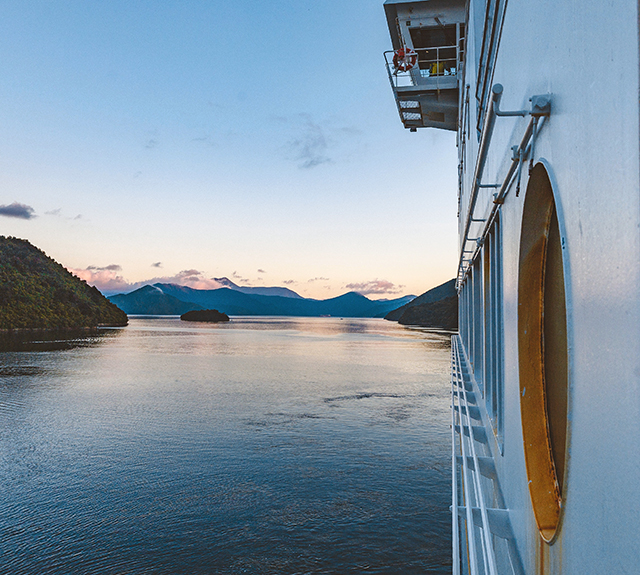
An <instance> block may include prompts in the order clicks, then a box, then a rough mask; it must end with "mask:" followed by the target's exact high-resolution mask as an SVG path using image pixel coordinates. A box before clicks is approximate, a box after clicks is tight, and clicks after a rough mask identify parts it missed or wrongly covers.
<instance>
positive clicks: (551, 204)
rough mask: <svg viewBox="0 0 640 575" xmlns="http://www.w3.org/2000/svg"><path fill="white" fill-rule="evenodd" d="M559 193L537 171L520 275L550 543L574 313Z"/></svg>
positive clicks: (531, 470) (526, 422)
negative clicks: (567, 295)
mask: <svg viewBox="0 0 640 575" xmlns="http://www.w3.org/2000/svg"><path fill="white" fill-rule="evenodd" d="M564 285H565V282H564V267H563V262H562V243H561V236H560V229H559V226H558V215H557V212H556V206H555V201H554V199H553V190H552V187H551V181H550V179H549V174H548V173H547V170H546V168H545V167H544V165H543V164H541V163H539V164H536V166H534V168H533V170H532V171H531V174H530V177H529V183H528V185H527V192H526V195H525V200H524V210H523V217H522V234H521V237H520V264H519V276H518V363H519V370H520V410H521V416H522V432H523V439H524V453H525V461H526V466H527V476H528V480H529V493H530V494H531V503H532V505H533V512H534V515H535V518H536V523H537V525H538V530H539V531H540V535H541V536H542V538H543V539H544V540H545V541H547V542H550V541H551V540H552V539H553V538H554V536H555V534H556V531H557V529H558V522H559V520H560V510H561V508H562V484H563V478H564V470H565V459H566V457H565V452H566V439H567V385H568V384H567V380H568V368H567V365H568V364H567V362H568V352H567V311H566V300H565V288H564Z"/></svg>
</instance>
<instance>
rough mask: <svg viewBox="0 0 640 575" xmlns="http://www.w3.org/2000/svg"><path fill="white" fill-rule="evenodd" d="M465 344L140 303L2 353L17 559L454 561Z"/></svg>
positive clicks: (386, 564) (58, 568)
mask: <svg viewBox="0 0 640 575" xmlns="http://www.w3.org/2000/svg"><path fill="white" fill-rule="evenodd" d="M448 349H449V338H448V337H446V336H442V335H436V334H429V333H426V332H424V331H422V330H418V329H411V328H406V327H402V326H399V325H397V324H395V323H390V322H385V321H384V320H352V319H349V320H347V319H345V320H339V319H334V318H312V319H309V318H293V319H290V318H286V319H281V318H265V319H255V318H234V319H233V320H232V321H231V322H230V323H229V324H225V325H219V324H218V325H211V324H191V323H190V324H188V325H185V324H184V323H181V322H180V320H178V319H166V318H164V319H143V318H136V319H132V320H131V323H130V325H129V326H128V327H127V328H124V329H121V330H113V331H111V332H109V334H108V335H106V336H104V337H102V338H99V339H98V340H97V343H94V344H93V345H88V346H84V347H78V348H75V349H67V350H62V351H40V352H21V353H17V352H3V353H0V418H1V422H2V423H1V425H0V534H1V535H0V573H2V574H5V573H6V574H12V575H19V574H28V575H34V574H38V575H39V574H60V575H71V574H85V573H86V574H113V575H116V574H118V575H121V574H141V573H145V574H147V573H148V574H185V575H186V574H189V575H199V574H205V573H206V574H240V573H248V574H263V573H264V574H266V573H269V574H284V575H288V574H298V573H300V574H303V573H327V574H329V573H331V574H347V573H384V574H414V573H415V574H417V573H450V572H451V567H450V565H451V561H450V546H451V539H450V533H449V532H450V516H449V505H450V467H449V466H450V460H449V458H450V451H449V449H450V447H449V445H450V443H449V442H450V430H449V411H448V405H449V395H448V389H449V387H448V379H449V376H448V372H449V371H448V370H449V351H448Z"/></svg>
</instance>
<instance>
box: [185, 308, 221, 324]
mask: <svg viewBox="0 0 640 575" xmlns="http://www.w3.org/2000/svg"><path fill="white" fill-rule="evenodd" d="M180 319H181V320H182V321H208V322H213V323H218V322H221V321H229V316H228V315H227V314H226V313H223V312H221V311H218V310H217V309H194V310H192V311H188V312H187V313H183V314H182V315H181V316H180Z"/></svg>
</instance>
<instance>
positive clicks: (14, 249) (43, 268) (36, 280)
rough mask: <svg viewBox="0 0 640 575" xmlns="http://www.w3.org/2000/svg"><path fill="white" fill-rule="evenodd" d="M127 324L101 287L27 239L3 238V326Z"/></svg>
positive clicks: (0, 239) (0, 291)
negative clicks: (90, 282) (70, 270)
mask: <svg viewBox="0 0 640 575" xmlns="http://www.w3.org/2000/svg"><path fill="white" fill-rule="evenodd" d="M124 325H127V315H126V314H125V313H124V312H123V311H122V310H121V309H120V308H118V307H117V306H116V305H114V304H112V303H111V302H110V301H109V300H107V298H105V297H104V296H103V295H102V294H101V293H100V292H99V291H98V290H97V289H96V288H94V287H91V286H89V285H88V284H87V283H86V282H84V281H83V280H81V279H79V278H77V277H76V276H74V275H73V274H71V273H70V272H68V271H67V270H66V269H65V268H64V267H62V266H61V265H60V264H59V263H57V262H55V261H54V260H52V259H51V258H50V257H48V256H47V255H46V254H45V253H44V252H43V251H41V250H39V249H38V248H36V247H35V246H32V245H31V244H30V243H29V242H28V241H26V240H20V239H17V238H12V237H8V238H7V237H4V236H0V329H17V328H34V329H70V328H84V327H96V326H124Z"/></svg>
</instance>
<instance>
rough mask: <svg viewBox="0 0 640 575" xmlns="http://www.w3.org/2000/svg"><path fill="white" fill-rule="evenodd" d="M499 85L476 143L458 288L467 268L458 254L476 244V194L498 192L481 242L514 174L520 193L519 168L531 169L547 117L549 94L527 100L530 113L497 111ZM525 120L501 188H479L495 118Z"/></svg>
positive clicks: (488, 186)
mask: <svg viewBox="0 0 640 575" xmlns="http://www.w3.org/2000/svg"><path fill="white" fill-rule="evenodd" d="M503 90H504V89H503V87H502V84H495V85H494V86H493V89H492V93H491V100H490V101H489V107H488V110H487V114H486V117H485V122H484V128H483V130H482V137H481V139H480V144H479V147H478V157H477V161H476V168H475V171H474V174H473V183H472V186H471V198H470V200H469V209H468V211H467V218H466V221H465V228H464V234H463V236H462V237H463V240H462V250H461V253H460V261H459V263H458V282H457V284H458V286H460V284H461V283H462V281H463V280H464V277H465V275H466V274H467V272H468V270H469V266H467V268H466V269H464V262H463V260H462V254H463V253H465V251H464V248H465V246H466V243H467V242H469V241H473V240H476V239H477V238H469V237H468V235H469V228H470V226H471V223H472V222H476V221H478V220H476V219H475V218H474V217H473V213H474V210H475V207H476V202H477V199H478V192H479V190H480V189H482V188H496V189H498V191H497V192H496V193H494V194H493V207H492V209H491V213H490V214H489V216H488V217H487V218H486V223H485V226H484V229H483V230H482V233H481V234H480V236H479V237H480V238H481V239H482V240H483V241H484V238H485V236H486V235H487V233H489V228H490V226H491V223H492V222H493V220H494V218H495V214H496V211H497V209H498V206H500V205H501V204H503V203H504V199H505V197H506V195H507V192H508V191H509V188H510V187H511V184H512V183H513V179H514V175H515V174H516V171H517V185H516V196H518V195H519V192H520V179H521V177H522V164H523V163H524V162H525V161H526V159H527V158H529V159H530V165H529V169H531V168H532V167H533V159H534V158H533V154H534V152H535V141H536V138H537V135H538V132H539V130H540V127H541V125H540V119H541V118H546V117H548V116H549V115H550V114H551V95H550V94H537V95H534V96H532V97H531V98H529V101H530V102H531V109H530V110H513V111H507V110H500V100H501V99H502V93H503ZM505 116H506V117H526V116H530V118H531V119H530V120H529V123H528V125H527V128H526V130H525V133H524V136H523V137H522V140H521V141H520V144H519V145H514V146H512V148H511V150H512V157H511V165H510V166H509V170H508V171H507V176H506V177H505V179H504V180H503V182H502V184H482V183H481V180H482V175H483V172H484V167H485V164H486V160H487V155H488V152H489V146H490V143H491V138H492V136H493V128H494V125H495V120H496V118H497V117H505ZM480 245H481V244H478V246H477V248H476V249H475V250H474V256H473V257H472V258H471V261H473V260H474V259H475V253H477V251H478V250H479V247H480Z"/></svg>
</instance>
